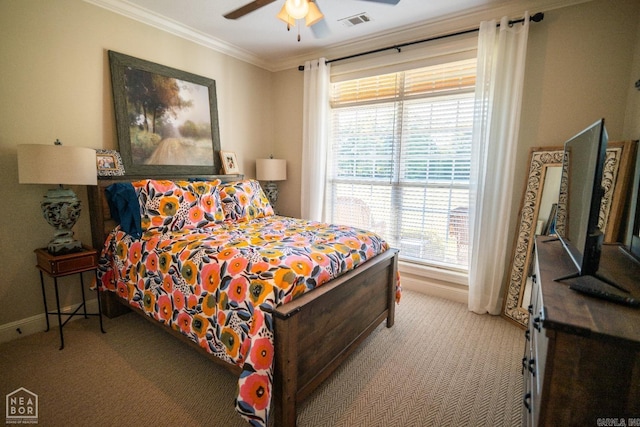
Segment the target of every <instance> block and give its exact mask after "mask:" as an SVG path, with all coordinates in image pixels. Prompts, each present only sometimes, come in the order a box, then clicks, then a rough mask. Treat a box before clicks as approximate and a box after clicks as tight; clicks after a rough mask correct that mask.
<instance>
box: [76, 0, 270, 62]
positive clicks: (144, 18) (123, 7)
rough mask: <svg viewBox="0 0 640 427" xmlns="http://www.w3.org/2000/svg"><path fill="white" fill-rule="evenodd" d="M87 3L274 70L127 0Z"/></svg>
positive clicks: (234, 48)
mask: <svg viewBox="0 0 640 427" xmlns="http://www.w3.org/2000/svg"><path fill="white" fill-rule="evenodd" d="M83 1H84V2H86V3H89V4H92V5H94V6H98V7H101V8H103V9H106V10H108V11H110V12H114V13H117V14H119V15H122V16H125V17H127V18H130V19H133V20H135V21H138V22H141V23H143V24H146V25H149V26H152V27H154V28H157V29H159V30H162V31H165V32H167V33H170V34H173V35H174V36H178V37H180V38H183V39H185V40H189V41H191V42H194V43H197V44H199V45H201V46H204V47H206V48H209V49H211V50H214V51H216V52H220V53H223V54H225V55H228V56H231V57H233V58H236V59H239V60H241V61H244V62H248V63H249V64H252V65H255V66H257V67H260V68H264V69H266V70H268V71H273V70H272V69H271V68H272V64H270V63H269V62H267V61H264V60H263V59H261V58H259V57H257V56H256V55H254V54H252V53H251V52H248V51H246V50H244V49H242V48H240V47H238V46H234V45H233V44H231V43H228V42H226V41H224V40H220V39H217V38H215V37H211V36H210V35H208V34H205V33H203V32H201V31H198V30H196V29H194V28H190V27H188V26H186V25H184V24H182V23H179V22H177V21H174V20H172V19H170V18H167V17H166V16H162V15H158V14H156V13H155V12H153V11H151V10H149V9H145V8H142V7H140V6H137V5H134V4H131V3H129V2H128V1H126V0H83Z"/></svg>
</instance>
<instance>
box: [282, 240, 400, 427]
mask: <svg viewBox="0 0 640 427" xmlns="http://www.w3.org/2000/svg"><path fill="white" fill-rule="evenodd" d="M397 259H398V251H397V250H395V249H390V250H388V251H386V252H385V253H383V254H381V255H378V256H377V257H375V258H373V259H372V260H370V261H369V262H367V263H365V264H364V265H362V266H360V267H359V268H357V269H356V270H354V271H351V272H349V273H347V274H345V275H344V276H341V277H340V278H339V279H337V280H334V281H332V282H329V283H327V284H325V285H323V286H321V287H319V288H317V289H315V290H314V291H313V292H310V293H308V294H305V295H302V296H301V297H300V298H298V299H296V300H294V301H292V302H290V303H288V304H285V305H283V306H281V307H278V308H277V309H276V310H275V312H274V326H275V346H276V351H275V354H276V366H275V374H274V375H275V378H274V401H275V408H274V409H275V417H276V425H278V426H286V427H293V426H295V425H296V414H297V410H296V407H297V404H298V403H299V402H301V401H302V400H304V399H305V398H306V397H307V396H308V395H309V394H311V392H313V390H315V389H316V388H317V387H318V385H320V384H321V383H322V382H323V381H324V380H325V379H326V378H327V377H328V376H329V375H330V374H331V373H332V372H333V371H334V370H335V369H336V368H337V367H338V366H339V365H340V364H341V363H342V361H343V360H345V359H346V358H347V357H348V356H349V355H350V354H351V353H352V352H353V351H354V350H355V349H356V348H357V347H358V345H359V344H360V343H361V342H362V341H363V340H364V339H365V338H366V337H367V336H368V335H369V334H370V333H371V332H373V330H374V329H376V327H377V326H378V325H379V324H380V323H381V322H382V321H383V320H385V319H386V320H387V327H391V326H393V322H394V313H395V292H396V277H397Z"/></svg>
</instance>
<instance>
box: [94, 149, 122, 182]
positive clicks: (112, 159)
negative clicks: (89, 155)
mask: <svg viewBox="0 0 640 427" xmlns="http://www.w3.org/2000/svg"><path fill="white" fill-rule="evenodd" d="M96 167H97V168H98V176H122V175H124V166H123V165H122V157H120V153H118V152H117V151H114V150H96Z"/></svg>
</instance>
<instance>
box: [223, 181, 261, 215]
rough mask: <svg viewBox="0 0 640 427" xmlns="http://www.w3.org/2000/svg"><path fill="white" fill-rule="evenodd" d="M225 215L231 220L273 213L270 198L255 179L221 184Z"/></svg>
mask: <svg viewBox="0 0 640 427" xmlns="http://www.w3.org/2000/svg"><path fill="white" fill-rule="evenodd" d="M219 190H220V200H221V201H222V207H223V210H224V217H225V219H226V220H231V221H238V222H243V221H249V220H252V219H256V218H263V217H265V216H271V215H273V214H274V213H273V208H272V207H271V204H270V203H269V199H268V198H267V196H266V195H265V194H264V191H262V187H260V183H259V182H258V181H256V180H255V179H247V180H243V181H233V182H227V183H224V184H221V185H220V186H219Z"/></svg>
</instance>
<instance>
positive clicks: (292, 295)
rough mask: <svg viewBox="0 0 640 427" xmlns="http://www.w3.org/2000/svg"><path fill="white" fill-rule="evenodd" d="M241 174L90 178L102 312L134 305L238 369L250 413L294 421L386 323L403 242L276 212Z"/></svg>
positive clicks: (396, 290)
mask: <svg viewBox="0 0 640 427" xmlns="http://www.w3.org/2000/svg"><path fill="white" fill-rule="evenodd" d="M237 178H238V177H227V176H203V177H180V176H176V177H160V178H158V179H153V177H151V178H150V177H131V176H129V177H126V178H125V177H111V178H107V179H100V180H99V181H98V185H97V186H96V187H89V204H90V210H91V228H92V237H93V244H94V246H95V247H96V248H102V256H101V259H100V265H99V269H98V276H99V281H98V284H99V285H100V287H101V295H102V298H101V300H102V302H103V311H104V313H105V314H106V315H107V316H110V317H113V316H116V315H119V314H121V313H122V312H126V311H128V310H129V309H133V310H134V311H135V312H137V313H140V314H142V315H144V317H145V318H147V319H149V320H151V321H152V322H153V323H154V324H157V325H160V326H162V327H164V329H165V330H167V331H169V332H171V333H172V334H174V335H175V336H177V337H179V338H180V339H182V340H184V341H185V342H187V343H188V344H189V345H191V346H194V347H195V348H197V349H199V350H200V351H203V352H204V353H205V354H206V355H207V356H209V357H210V358H211V359H212V360H214V361H216V362H217V363H220V364H222V365H223V366H225V367H226V368H228V369H229V370H231V371H232V372H234V373H235V374H237V375H238V378H239V383H238V396H236V399H235V404H236V410H237V411H238V412H239V413H240V415H241V416H242V417H244V418H245V419H246V420H247V421H249V423H250V424H251V425H256V426H263V425H266V424H267V423H268V420H269V419H270V418H275V420H274V421H275V425H277V426H295V425H296V406H297V404H298V403H299V402H301V401H302V400H304V399H305V398H306V397H307V396H308V395H309V394H310V393H311V392H313V390H314V389H315V388H316V387H317V386H318V385H319V384H321V383H322V381H324V380H325V379H326V378H327V377H328V376H329V375H330V374H331V373H332V372H333V371H334V370H335V369H336V368H337V367H338V366H339V365H340V364H341V363H342V361H344V360H345V359H346V358H347V357H348V356H349V354H350V353H351V352H352V351H353V350H355V348H356V347H357V346H358V345H359V344H360V343H361V342H362V341H363V340H364V339H365V338H366V337H367V336H368V335H369V334H370V333H371V332H372V331H373V330H374V329H376V327H377V326H378V325H379V324H380V323H382V322H383V321H385V320H386V326H387V327H391V326H393V323H394V310H395V303H396V301H399V296H400V286H399V279H398V273H397V257H398V251H397V250H395V249H391V248H389V247H388V245H386V243H385V242H384V241H383V240H381V239H380V238H379V237H378V236H376V235H375V234H373V233H370V232H367V231H365V230H358V229H352V228H350V227H341V226H335V225H326V224H321V223H315V222H306V221H302V220H299V219H294V218H288V217H281V216H277V215H274V213H273V210H272V208H271V206H270V205H269V204H268V200H267V199H266V197H265V196H264V193H263V192H262V190H261V189H260V186H259V184H258V182H257V181H255V180H242V179H237ZM116 190H117V191H116ZM114 194H115V195H114ZM213 196H215V197H213ZM108 199H111V202H112V206H111V207H110V206H109V203H108ZM116 201H120V202H121V203H120V204H119V207H118V206H117V205H118V203H116ZM127 201H128V204H129V206H128V208H127V206H126V205H127ZM134 205H135V208H138V209H140V210H139V213H140V218H139V224H132V222H135V220H137V219H138V218H137V215H130V214H131V208H132V206H134ZM190 207H191V208H190ZM194 207H195V208H197V209H195V208H194ZM127 212H129V216H127ZM132 217H133V218H132ZM116 219H118V220H119V221H116ZM125 230H126V231H125ZM332 245H333V246H332Z"/></svg>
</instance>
